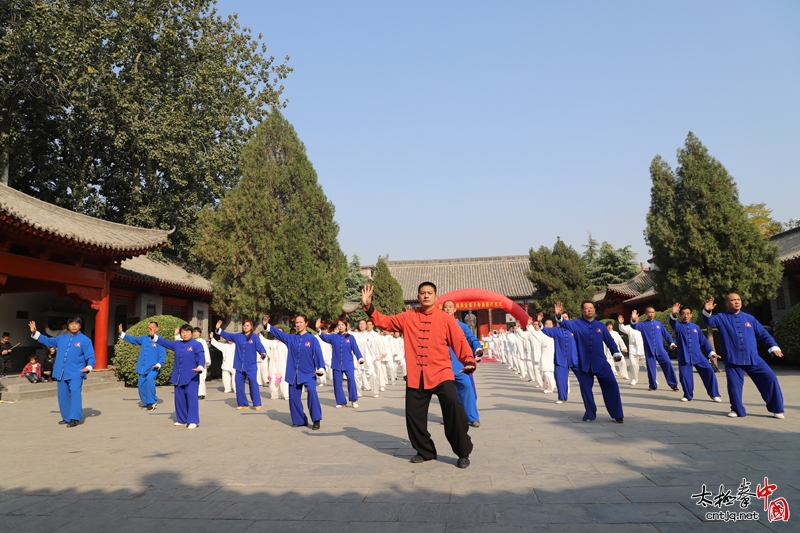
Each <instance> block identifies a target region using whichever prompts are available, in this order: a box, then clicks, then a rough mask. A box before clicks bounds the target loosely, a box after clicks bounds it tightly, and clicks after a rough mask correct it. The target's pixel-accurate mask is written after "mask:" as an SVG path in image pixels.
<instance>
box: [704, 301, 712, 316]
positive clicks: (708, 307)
mask: <svg viewBox="0 0 800 533" xmlns="http://www.w3.org/2000/svg"><path fill="white" fill-rule="evenodd" d="M703 309H705V310H706V311H708V312H709V313H710V312H711V311H713V309H714V298H709V299H708V300H706V305H705V306H703Z"/></svg>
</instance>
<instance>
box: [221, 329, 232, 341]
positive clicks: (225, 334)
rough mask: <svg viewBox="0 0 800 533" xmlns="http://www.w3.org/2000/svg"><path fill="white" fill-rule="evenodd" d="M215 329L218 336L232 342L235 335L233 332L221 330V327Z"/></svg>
mask: <svg viewBox="0 0 800 533" xmlns="http://www.w3.org/2000/svg"><path fill="white" fill-rule="evenodd" d="M217 331H219V333H218V335H219V336H220V337H222V338H223V339H225V340H226V341H230V342H233V338H234V337H235V334H234V333H228V332H227V331H224V330H222V329H219V330H217Z"/></svg>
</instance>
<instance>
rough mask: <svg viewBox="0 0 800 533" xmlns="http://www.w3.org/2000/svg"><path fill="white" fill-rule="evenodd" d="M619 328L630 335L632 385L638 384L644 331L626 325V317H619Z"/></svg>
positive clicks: (629, 351)
mask: <svg viewBox="0 0 800 533" xmlns="http://www.w3.org/2000/svg"><path fill="white" fill-rule="evenodd" d="M617 323H618V325H619V330H620V331H621V332H622V333H624V334H625V335H627V336H628V359H629V360H630V363H631V377H632V378H633V379H631V385H636V383H637V382H638V381H639V365H640V364H641V360H642V358H644V356H645V354H644V339H643V338H642V333H641V332H640V331H639V330H637V329H636V328H632V327H630V326H626V325H625V317H623V316H622V315H619V316H618V317H617Z"/></svg>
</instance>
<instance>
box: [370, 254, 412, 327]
mask: <svg viewBox="0 0 800 533" xmlns="http://www.w3.org/2000/svg"><path fill="white" fill-rule="evenodd" d="M372 284H373V285H374V286H375V292H374V293H373V296H372V304H373V305H374V306H375V309H377V310H378V311H379V312H381V313H383V314H384V315H396V314H397V313H402V312H403V308H404V307H405V304H404V302H403V288H402V287H401V286H400V282H398V281H397V280H396V279H395V278H394V276H392V273H391V271H389V265H388V264H387V263H386V259H385V258H383V257H379V258H378V264H376V265H375V275H374V276H373V277H372Z"/></svg>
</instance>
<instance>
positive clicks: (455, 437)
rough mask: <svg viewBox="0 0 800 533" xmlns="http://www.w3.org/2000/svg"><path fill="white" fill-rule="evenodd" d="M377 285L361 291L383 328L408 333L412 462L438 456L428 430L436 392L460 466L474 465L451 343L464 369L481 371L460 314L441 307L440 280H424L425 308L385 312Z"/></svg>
mask: <svg viewBox="0 0 800 533" xmlns="http://www.w3.org/2000/svg"><path fill="white" fill-rule="evenodd" d="M372 290H373V287H372V285H366V286H365V287H364V288H363V289H362V290H361V303H363V304H364V311H365V312H366V313H367V314H368V315H369V316H370V318H371V319H372V321H373V322H374V324H375V325H376V326H378V327H379V328H383V329H385V330H387V331H392V332H394V331H399V332H401V333H402V334H403V342H404V345H405V352H406V367H407V372H408V376H407V383H406V428H407V430H408V438H409V440H410V441H411V446H412V447H413V448H414V449H415V450H416V451H417V455H415V456H414V457H412V458H411V462H412V463H422V462H424V461H430V460H432V459H436V446H435V445H434V444H433V440H432V439H431V434H430V433H428V407H429V406H430V403H431V397H432V396H433V395H434V394H435V395H436V396H437V397H438V398H439V404H440V405H441V406H442V417H443V418H444V434H445V437H447V441H448V442H449V443H450V447H451V448H452V449H453V452H454V453H455V454H456V455H457V456H458V463H457V466H458V467H459V468H466V467H468V466H469V454H470V453H471V452H472V440H471V439H470V438H469V435H468V434H467V431H468V426H467V415H466V414H465V413H464V408H463V407H462V405H461V403H460V402H459V401H458V393H457V392H456V383H455V376H454V374H453V366H452V362H451V360H450V348H452V349H453V352H455V354H456V357H458V360H459V361H461V362H462V363H463V364H464V369H463V370H462V372H464V373H465V374H471V373H472V372H474V371H475V368H476V364H475V358H474V357H473V356H472V349H471V348H470V346H469V343H467V339H466V337H465V336H464V332H463V331H461V327H460V326H459V325H458V323H456V319H455V318H453V317H452V316H450V315H448V314H447V313H445V312H444V311H442V310H441V309H439V308H437V307H436V285H434V284H433V283H431V282H428V281H426V282H424V283H421V284H420V286H419V288H418V290H417V299H418V301H419V303H420V307H419V308H417V309H411V310H407V311H405V312H403V313H400V314H397V315H393V316H384V315H382V314H380V313H379V312H378V311H376V310H375V307H373V306H372Z"/></svg>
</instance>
